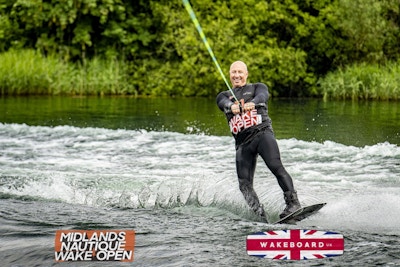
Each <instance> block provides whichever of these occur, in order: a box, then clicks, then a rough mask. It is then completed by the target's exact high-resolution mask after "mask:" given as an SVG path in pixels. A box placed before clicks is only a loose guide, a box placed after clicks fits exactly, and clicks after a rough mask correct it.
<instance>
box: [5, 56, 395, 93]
mask: <svg viewBox="0 0 400 267" xmlns="http://www.w3.org/2000/svg"><path fill="white" fill-rule="evenodd" d="M0 62H1V64H0V94H1V96H22V95H67V96H68V95H69V96H93V95H98V96H103V95H110V96H111V95H130V96H135V97H138V96H163V95H162V94H160V92H161V91H160V90H155V91H148V90H146V92H147V93H146V94H139V93H138V90H137V89H136V88H135V87H134V86H133V85H132V78H133V76H132V75H130V73H129V71H130V70H129V64H126V63H125V62H123V61H118V60H104V59H100V58H96V57H95V58H93V59H90V60H87V61H85V62H84V63H83V64H82V63H71V62H63V61H62V60H60V59H58V58H57V57H55V56H47V57H45V56H43V55H41V54H40V53H39V52H37V51H35V50H19V51H15V50H10V51H7V52H4V53H0ZM399 73H400V62H391V63H388V64H386V65H383V66H379V65H377V64H366V63H361V64H355V65H351V66H347V67H346V68H343V69H339V70H337V71H334V72H330V73H328V74H327V75H326V76H324V77H322V78H320V79H319V81H318V83H317V88H318V90H317V91H318V93H317V94H315V97H319V98H323V99H325V100H328V99H336V100H337V99H342V100H345V99H352V100H400V88H399V85H400V75H399ZM135 76H136V75H135ZM147 79H148V78H147Z"/></svg>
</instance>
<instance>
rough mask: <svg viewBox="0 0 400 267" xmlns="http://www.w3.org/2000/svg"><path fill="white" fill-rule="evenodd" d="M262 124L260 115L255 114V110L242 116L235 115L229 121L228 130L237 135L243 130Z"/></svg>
mask: <svg viewBox="0 0 400 267" xmlns="http://www.w3.org/2000/svg"><path fill="white" fill-rule="evenodd" d="M261 122H262V118H261V115H259V114H257V110H256V109H253V110H250V111H247V112H245V113H243V114H236V115H235V116H234V117H233V118H232V119H230V121H229V128H230V129H231V132H232V133H233V134H238V133H239V132H241V131H243V130H244V129H247V128H250V127H252V126H254V125H258V124H260V123H261Z"/></svg>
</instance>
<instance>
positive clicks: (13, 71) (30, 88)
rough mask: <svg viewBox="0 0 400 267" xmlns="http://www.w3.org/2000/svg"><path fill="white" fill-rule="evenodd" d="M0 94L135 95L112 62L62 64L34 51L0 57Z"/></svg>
mask: <svg viewBox="0 0 400 267" xmlns="http://www.w3.org/2000/svg"><path fill="white" fill-rule="evenodd" d="M0 62H1V64H0V92H1V94H2V95H37V94H42V95H60V94H69V95H70V94H72V95H103V94H108V95H110V94H135V93H137V92H136V91H135V90H134V88H133V86H132V85H131V84H130V83H128V82H127V81H128V79H127V69H126V67H125V65H124V64H121V63H120V62H118V61H115V60H107V61H106V60H101V59H99V58H93V59H92V60H90V61H88V62H87V63H86V64H78V65H76V64H75V65H74V64H72V63H65V62H63V61H61V60H59V59H58V58H55V57H53V56H47V57H43V56H42V55H41V54H40V53H38V52H35V51H34V50H19V51H14V50H10V51H8V52H6V53H2V54H0Z"/></svg>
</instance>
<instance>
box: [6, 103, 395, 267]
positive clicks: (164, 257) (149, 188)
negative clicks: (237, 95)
mask: <svg viewBox="0 0 400 267" xmlns="http://www.w3.org/2000/svg"><path fill="white" fill-rule="evenodd" d="M270 115H271V117H272V120H273V126H274V130H275V133H276V136H277V139H278V144H279V146H280V150H281V156H282V160H283V162H284V165H285V167H286V169H287V170H288V172H289V173H290V174H291V175H292V177H293V178H294V182H295V186H296V188H297V191H298V195H299V199H300V202H301V203H302V204H303V205H308V204H313V203H318V202H327V203H328V204H327V205H326V206H325V207H324V208H323V209H322V210H321V211H320V212H319V213H318V214H316V215H314V216H312V217H310V218H308V219H306V220H304V221H302V222H300V223H298V224H297V225H295V226H293V225H278V226H277V225H270V224H265V223H261V222H259V221H258V219H257V218H256V217H255V216H254V215H253V214H252V213H251V212H250V211H249V209H248V208H247V206H246V205H245V203H244V200H243V197H242V195H241V193H240V191H239V189H238V185H237V179H236V173H235V167H234V156H235V152H234V143H233V140H232V137H231V136H229V132H228V129H227V127H228V126H227V124H226V121H225V119H224V117H223V116H222V114H220V112H219V111H218V109H217V108H216V106H215V103H214V100H213V99H135V98H65V97H57V98H32V97H30V98H23V97H19V98H2V99H0V166H1V168H0V240H1V242H0V259H1V266H282V265H283V266H377V265H379V266H400V256H399V253H398V252H399V251H400V243H399V242H398V241H399V238H400V226H399V223H398V222H399V220H400V206H399V205H398V203H400V194H399V193H400V147H399V145H400V122H399V119H400V108H399V107H398V103H395V102H365V103H360V102H323V101H320V100H296V101H293V100H272V101H271V102H270ZM255 189H256V191H257V192H258V194H259V196H260V199H261V201H262V202H263V203H264V205H265V207H266V210H267V211H268V213H269V215H270V217H271V218H272V219H277V217H278V214H279V213H280V211H281V210H282V209H283V208H284V203H283V196H282V192H281V191H280V189H279V187H278V185H277V182H276V180H275V178H274V177H273V175H272V174H271V173H270V172H269V170H268V169H267V168H266V167H265V165H264V164H263V163H262V162H261V161H260V162H259V164H258V168H257V171H256V177H255ZM68 229H88V230H93V229H131V230H135V232H136V243H135V251H134V253H135V256H134V257H135V259H134V261H133V262H131V263H118V262H102V263H94V264H93V263H90V262H72V263H71V262H65V263H56V262H55V260H54V236H55V231H56V230H68ZM273 229H274V230H281V229H317V230H324V231H334V232H339V233H341V234H343V236H344V237H345V252H344V254H343V255H342V256H340V257H334V258H327V259H319V260H310V261H300V262H297V261H275V260H268V259H259V258H255V257H250V256H248V255H247V253H246V236H247V235H249V234H251V233H254V232H259V231H267V230H273Z"/></svg>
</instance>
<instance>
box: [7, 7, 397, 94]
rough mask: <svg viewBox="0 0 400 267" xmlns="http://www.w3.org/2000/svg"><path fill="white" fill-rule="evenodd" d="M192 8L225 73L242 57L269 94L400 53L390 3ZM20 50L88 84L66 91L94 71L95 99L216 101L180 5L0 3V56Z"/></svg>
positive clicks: (314, 86) (211, 70) (298, 90)
mask: <svg viewBox="0 0 400 267" xmlns="http://www.w3.org/2000/svg"><path fill="white" fill-rule="evenodd" d="M191 4H192V6H193V8H194V10H195V13H196V15H197V17H198V19H199V21H200V24H201V27H202V28H203V30H204V32H205V35H206V37H207V40H208V42H209V43H210V46H211V47H212V49H213V51H214V54H215V55H216V57H217V60H218V62H219V64H220V65H221V67H222V69H223V70H224V72H225V73H226V76H227V77H228V70H229V66H230V64H231V63H232V62H233V61H235V60H243V61H245V62H246V63H247V64H248V67H249V72H250V76H249V78H250V82H257V81H261V82H264V83H266V84H267V85H268V86H269V88H270V91H271V93H272V95H274V96H293V97H295V96H319V95H321V94H322V89H323V88H322V87H319V86H318V85H319V84H318V83H317V81H318V80H321V79H322V78H323V77H324V76H325V75H327V74H328V73H330V72H334V71H336V70H339V69H341V71H343V70H344V69H345V68H344V67H345V66H350V65H352V64H356V68H357V66H358V65H357V64H361V63H363V62H365V63H368V64H372V65H374V64H375V65H374V66H377V65H376V64H383V65H384V64H388V62H389V61H396V60H398V59H399V56H400V47H399V46H398V43H399V42H400V30H399V25H400V14H399V13H400V11H399V8H400V7H399V5H398V1H397V0H382V1H378V0H264V1H257V0H243V1H234V0H192V1H191ZM24 49H34V50H36V51H39V52H40V53H41V54H43V55H45V56H46V57H48V59H49V62H53V61H54V60H56V59H57V62H58V63H57V64H63V65H62V66H64V67H65V66H68V69H69V68H72V69H75V70H74V72H75V73H81V72H82V71H83V72H84V73H85V75H83V74H80V76H79V79H87V81H85V82H84V81H80V82H79V83H78V84H75V83H72V84H70V86H72V85H73V86H78V87H79V86H81V87H80V88H87V87H88V85H89V84H92V85H93V86H100V85H99V84H96V83H95V82H94V81H93V78H92V77H90V76H87V72H88V71H89V72H94V73H96V74H95V75H97V77H102V78H101V79H100V80H101V82H100V84H102V86H100V87H101V88H102V89H95V88H94V90H93V91H94V92H108V93H112V92H116V91H118V92H120V93H132V94H140V95H163V96H215V95H216V94H217V93H218V92H219V91H221V90H225V88H226V86H225V84H224V82H223V79H222V78H221V77H220V74H219V72H218V71H217V69H216V68H215V66H214V63H213V62H212V59H211V57H210V56H209V54H208V52H207V50H206V48H205V46H204V44H203V43H202V40H201V38H200V36H199V35H198V33H197V31H196V28H195V26H194V25H193V23H192V21H191V19H190V17H189V15H188V14H187V12H186V10H185V8H184V7H183V4H182V2H181V1H180V0H176V1H167V0H146V1H145V0H137V1H123V0H0V53H4V52H7V51H11V50H12V51H14V52H13V53H18V51H20V53H21V54H22V55H24V53H26V52H24V51H26V50H24ZM29 51H31V50H29ZM30 53H32V51H31V52H30ZM38 56H39V55H38V54H36V55H35V56H34V57H38ZM31 57H33V56H32V55H29V56H28V58H31ZM106 63H107V64H108V63H110V65H108V66H105V65H103V64H106ZM51 64H53V63H51ZM54 64H55V63H54ZM60 66H61V65H60ZM113 68H115V69H113ZM122 70H123V72H124V73H123V75H122V74H121V71H122ZM99 71H105V73H104V74H103V73H99ZM111 73H113V74H112V75H111ZM115 73H119V74H118V75H122V76H118V77H115V76H113V75H114V74H115ZM48 75H50V76H51V75H52V74H51V72H50V73H49V74H48ZM69 75H70V74H69ZM76 75H78V74H76ZM121 77H123V79H125V80H124V81H123V82H122V83H121V82H120V79H121ZM79 79H78V80H79ZM106 79H110V81H107V80H106ZM3 80H4V79H3ZM116 80H119V82H118V83H117V84H118V86H121V88H118V89H117V88H116V87H115V86H117V85H116V83H115V81H116ZM83 84H85V85H84V86H83ZM95 84H96V85H95ZM107 84H113V86H114V87H113V88H109V89H106V88H105V86H107ZM122 84H123V85H122ZM3 86H4V84H3ZM9 86H11V85H9ZM82 86H83V87H82ZM44 87H45V86H44ZM7 90H8V89H7ZM30 90H33V89H30ZM55 90H56V91H52V92H53V93H55V92H57V90H58V89H55ZM62 90H67V91H68V90H70V91H71V93H79V92H80V90H81V89H76V88H71V87H70V88H69V89H66V88H65V89H62ZM11 91H13V90H11V89H10V92H11ZM84 91H85V92H86V91H87V90H86V89H85V90H84ZM89 91H92V89H90V90H89ZM40 93H42V91H41V92H40Z"/></svg>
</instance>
